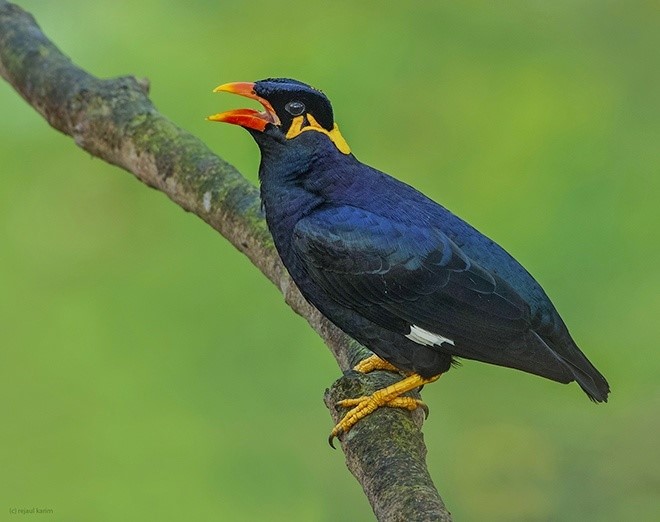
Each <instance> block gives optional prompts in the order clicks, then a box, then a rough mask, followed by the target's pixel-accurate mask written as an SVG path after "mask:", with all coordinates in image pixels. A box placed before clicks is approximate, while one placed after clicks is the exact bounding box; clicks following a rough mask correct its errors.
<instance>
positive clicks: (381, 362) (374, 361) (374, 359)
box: [353, 355, 399, 373]
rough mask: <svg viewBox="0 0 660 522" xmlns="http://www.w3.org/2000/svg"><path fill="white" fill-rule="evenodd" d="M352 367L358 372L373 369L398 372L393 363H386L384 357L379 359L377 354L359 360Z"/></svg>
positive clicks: (366, 371) (371, 370) (367, 371)
mask: <svg viewBox="0 0 660 522" xmlns="http://www.w3.org/2000/svg"><path fill="white" fill-rule="evenodd" d="M353 369H354V370H355V371H356V372H360V373H369V372H373V371H375V370H387V371H388V372H399V369H398V368H397V367H396V366H394V365H393V364H390V363H388V362H387V361H386V360H385V359H381V358H380V357H378V356H377V355H372V356H370V357H367V358H366V359H363V360H361V361H360V362H359V363H357V364H356V365H355V366H353Z"/></svg>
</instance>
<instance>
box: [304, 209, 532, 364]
mask: <svg viewBox="0 0 660 522" xmlns="http://www.w3.org/2000/svg"><path fill="white" fill-rule="evenodd" d="M293 249H294V251H295V253H296V254H297V256H298V258H299V260H300V262H301V263H302V265H303V267H304V268H305V270H306V271H307V273H308V275H309V277H310V278H311V279H312V280H313V281H314V282H315V283H316V284H317V285H319V286H320V287H321V288H322V289H323V290H324V291H325V292H326V293H327V294H328V296H330V297H331V298H332V299H334V300H335V301H336V302H338V303H339V304H341V305H343V306H346V307H348V308H350V309H353V310H355V311H356V312H357V313H360V314H362V315H363V316H365V317H367V318H368V319H369V320H371V321H373V322H375V323H377V324H379V325H380V326H382V327H385V328H388V329H389V330H393V331H396V332H398V333H401V334H403V335H407V336H408V337H409V338H411V339H412V340H415V341H416V342H419V343H421V344H429V345H431V344H436V345H441V344H442V342H443V341H442V339H444V340H445V341H447V342H449V343H450V344H455V343H454V340H456V339H461V340H463V341H464V342H463V343H459V344H463V345H476V346H482V348H488V347H489V346H486V345H484V342H486V341H487V343H486V344H487V345H492V344H493V343H494V342H495V343H497V342H498V341H502V342H505V341H506V339H510V338H513V337H515V336H517V335H520V333H521V332H524V331H528V330H529V329H530V326H529V324H530V323H529V321H530V312H529V306H528V304H527V303H526V302H525V301H524V299H523V298H522V297H520V295H518V293H516V291H515V290H514V289H513V288H512V287H511V286H510V285H508V284H507V283H506V282H505V281H504V280H502V279H501V278H499V277H498V276H497V275H496V274H494V273H491V272H488V271H486V270H484V269H483V268H481V267H480V266H479V265H477V264H476V263H474V262H473V261H471V260H470V259H469V258H468V256H466V255H465V254H464V253H463V252H462V251H461V249H460V248H459V247H458V246H457V245H456V244H455V243H453V242H452V241H451V240H450V239H449V238H448V237H447V236H446V235H445V234H443V233H442V231H440V230H439V229H437V228H432V227H428V226H426V225H423V224H420V225H415V224H409V223H405V224H404V223H400V222H398V221H396V220H394V219H390V218H387V217H384V216H381V215H378V214H375V213H372V212H369V211H366V210H363V209H359V208H355V207H350V206H339V207H330V208H325V209H323V210H320V211H317V212H315V213H313V214H311V215H310V216H308V217H306V218H304V219H302V220H301V221H299V222H298V224H297V225H296V227H295V229H294V232H293ZM415 327H416V329H415ZM433 335H436V337H433ZM434 339H435V340H434ZM457 348H458V346H457ZM463 351H464V350H463V349H457V350H456V353H455V354H456V355H461V356H465V357H471V356H475V355H477V354H476V353H471V352H470V351H469V350H468V352H466V353H459V352H463Z"/></svg>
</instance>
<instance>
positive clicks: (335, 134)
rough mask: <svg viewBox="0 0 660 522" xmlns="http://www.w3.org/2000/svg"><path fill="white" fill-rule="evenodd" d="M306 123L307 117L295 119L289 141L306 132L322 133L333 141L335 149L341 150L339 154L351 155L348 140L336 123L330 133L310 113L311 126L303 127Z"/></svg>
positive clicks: (308, 116)
mask: <svg viewBox="0 0 660 522" xmlns="http://www.w3.org/2000/svg"><path fill="white" fill-rule="evenodd" d="M304 121H305V116H296V117H295V118H293V122H292V123H291V127H289V132H287V133H286V139H287V140H290V139H291V138H295V137H296V136H298V135H299V134H301V133H303V132H305V131H316V132H321V133H323V134H325V135H326V136H328V137H329V138H330V139H331V140H332V143H334V144H335V147H337V149H339V152H341V153H342V154H350V153H351V148H350V147H349V146H348V143H346V140H345V139H344V137H343V136H342V135H341V133H340V132H339V126H338V125H337V124H336V123H335V126H334V127H333V128H332V130H331V131H329V130H327V129H324V128H323V127H321V125H320V124H319V122H318V121H316V119H315V118H314V116H312V115H311V114H309V113H308V114H307V121H308V122H309V125H307V126H306V127H303V122H304Z"/></svg>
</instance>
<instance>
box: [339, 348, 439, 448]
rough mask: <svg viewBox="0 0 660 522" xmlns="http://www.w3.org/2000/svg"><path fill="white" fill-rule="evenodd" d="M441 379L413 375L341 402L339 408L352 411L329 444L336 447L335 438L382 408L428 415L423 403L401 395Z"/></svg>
mask: <svg viewBox="0 0 660 522" xmlns="http://www.w3.org/2000/svg"><path fill="white" fill-rule="evenodd" d="M368 360H369V359H365V361H368ZM358 366H359V365H358ZM439 378H440V375H434V376H433V377H429V378H425V377H422V376H421V375H419V374H417V373H413V374H410V375H409V376H408V377H405V378H403V379H401V380H400V381H399V382H395V383H394V384H391V385H390V386H387V387H385V388H382V389H380V390H376V391H375V392H374V393H372V394H371V395H365V396H363V397H356V398H355V399H344V400H343V401H339V402H338V403H337V406H344V407H351V409H350V410H349V411H348V413H347V414H346V415H344V417H343V418H342V419H341V420H340V421H339V422H338V423H337V425H336V426H335V427H334V428H333V429H332V432H331V433H330V437H329V438H328V442H329V443H330V445H331V446H333V447H334V445H333V444H332V441H333V440H334V438H335V437H337V436H339V435H341V434H342V433H347V432H348V431H349V430H350V429H351V428H352V427H353V426H354V425H355V424H356V423H357V422H358V421H359V420H360V419H363V418H364V417H366V416H367V415H369V414H370V413H373V412H374V411H376V410H377V409H378V408H380V407H381V406H389V407H392V408H405V409H407V410H411V411H412V410H415V409H417V408H419V407H423V408H424V410H425V412H426V413H427V414H428V408H427V407H426V405H425V404H424V403H423V402H422V401H420V400H418V399H413V398H412V397H401V395H403V394H404V393H406V392H409V391H411V390H414V389H415V388H419V387H420V386H423V385H424V384H428V383H430V382H434V381H437V380H438V379H439Z"/></svg>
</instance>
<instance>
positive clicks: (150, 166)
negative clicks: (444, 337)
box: [0, 0, 451, 521]
mask: <svg viewBox="0 0 660 522" xmlns="http://www.w3.org/2000/svg"><path fill="white" fill-rule="evenodd" d="M0 75H2V77H3V78H5V79H6V80H7V81H8V82H9V83H10V84H11V85H12V86H13V87H14V88H15V89H16V91H17V92H18V93H19V94H20V95H21V96H22V97H23V98H24V99H25V100H26V101H27V102H28V103H29V104H30V105H32V107H34V108H35V109H36V110H37V111H38V112H39V113H40V114H41V115H42V116H43V117H44V118H45V119H46V120H47V121H48V123H49V124H50V125H51V126H53V127H54V128H55V129H57V130H59V131H61V132H63V133H64V134H67V135H69V136H71V137H72V138H73V139H74V140H75V142H76V144H78V146H80V147H81V148H83V149H85V150H86V151H88V152H90V153H91V154H93V155H94V156H97V157H99V158H102V159H103V160H105V161H107V162H109V163H112V164H114V165H117V166H119V167H121V168H123V169H125V170H127V171H128V172H131V173H133V174H134V175H135V176H136V177H137V178H138V179H140V180H141V181H142V182H144V183H145V184H146V185H149V186H150V187H153V188H155V189H157V190H160V191H161V192H164V193H165V194H166V195H167V196H168V197H169V198H170V199H171V200H172V201H174V202H175V203H176V204H177V205H179V206H181V207H182V208H184V209H185V210H187V211H190V212H193V213H194V214H196V215H197V216H199V217H200V218H201V219H203V220H204V221H206V222H207V223H208V224H209V225H211V226H212V227H213V228H215V229H216V230H217V231H218V232H220V234H222V235H223V236H224V237H226V238H227V239H228V240H229V241H231V243H232V244H233V245H234V246H235V247H236V248H238V249H239V250H240V251H241V252H243V253H244V254H245V255H246V256H247V257H248V258H249V259H250V261H251V262H252V263H254V264H255V265H256V266H257V267H258V268H259V269H260V270H261V271H262V272H263V274H264V275H265V276H266V277H268V279H270V280H271V281H272V282H273V283H274V284H275V285H277V287H278V288H279V289H280V290H281V291H282V294H283V295H284V297H285V300H286V302H287V303H288V304H289V306H291V308H292V309H293V310H295V311H296V312H297V313H298V314H300V315H302V316H303V317H305V318H306V319H307V321H308V322H309V324H310V325H311V326H312V328H314V330H316V331H317V332H318V333H319V335H320V336H321V337H322V338H323V339H324V341H325V342H326V344H327V345H328V347H329V348H330V350H331V351H332V353H333V354H334V356H335V358H336V359H337V362H338V364H339V366H340V368H341V369H342V370H344V371H345V375H344V377H342V378H341V379H339V380H338V381H337V382H335V383H334V384H333V386H332V387H331V389H329V390H327V391H326V395H325V401H326V404H327V405H328V408H329V409H330V411H331V413H332V416H333V419H334V420H335V421H337V420H338V419H339V417H340V415H341V414H342V413H343V410H342V409H340V411H337V409H336V408H335V407H334V404H335V403H336V402H337V401H338V400H340V399H343V398H346V397H355V396H358V395H363V394H367V393H371V392H373V391H374V390H376V389H378V388H380V387H382V386H383V385H385V384H389V383H391V382H393V381H394V380H396V379H397V378H398V377H397V376H396V375H393V374H391V373H387V372H374V373H373V374H370V375H367V376H364V375H360V374H357V373H356V372H351V371H347V370H349V368H351V366H352V365H353V364H355V363H356V362H357V361H359V360H360V359H362V358H364V357H365V355H366V354H368V352H367V351H366V350H365V348H363V347H362V346H360V345H359V344H357V343H355V342H354V341H352V340H350V339H349V338H348V337H347V336H346V335H345V334H344V333H343V332H341V331H340V330H338V329H337V328H336V327H334V326H333V325H332V324H330V323H329V322H328V321H327V320H326V319H325V318H323V317H322V316H321V315H320V313H319V312H318V311H317V310H316V309H314V308H313V307H312V306H310V305H309V304H308V303H307V302H306V301H305V299H304V298H303V297H302V296H301V295H300V293H299V291H298V289H297V288H296V286H295V284H293V282H292V281H291V280H290V278H289V276H288V274H287V273H286V270H285V269H284V268H283V266H282V264H281V262H280V260H279V257H278V256H277V253H276V252H275V249H274V247H273V243H272V239H271V236H270V234H269V232H268V230H267V228H266V224H265V221H264V216H263V214H262V212H261V208H260V203H259V195H258V191H257V189H256V188H255V187H254V186H253V185H251V184H250V183H249V182H248V181H247V180H246V179H244V178H243V177H242V176H241V175H240V173H239V172H238V171H236V169H234V168H233V167H232V166H231V165H229V164H227V163H226V162H224V161H223V160H222V159H220V158H219V157H217V156H216V155H215V154H213V153H212V152H211V151H210V150H209V149H208V148H207V147H206V146H205V145H204V144H203V143H202V142H200V141H199V140H198V139H197V138H195V137H194V136H192V135H190V134H188V133H187V132H185V131H184V130H182V129H180V128H178V127H177V126H176V125H174V124H173V123H172V122H170V121H169V120H168V119H167V118H165V117H164V116H162V115H161V114H160V113H158V111H157V110H156V109H155V108H154V106H153V105H152V103H151V101H150V100H149V97H148V90H149V84H148V82H147V81H146V80H138V79H135V78H133V77H120V78H112V79H98V78H96V77H94V76H91V75H90V74H88V73H87V72H85V71H83V70H82V69H80V68H78V67H76V66H75V65H74V64H73V63H72V62H71V60H70V59H69V58H68V57H66V56H64V55H63V54H62V53H61V52H60V51H59V50H58V49H57V48H56V47H55V46H54V45H53V44H52V43H51V42H50V41H49V40H48V39H47V38H46V36H45V35H44V34H43V33H42V32H41V30H40V29H39V27H38V26H37V24H36V22H35V21H34V19H33V18H32V16H31V15H29V14H28V13H26V12H25V11H23V10H22V9H20V8H19V7H18V6H16V5H14V4H11V3H8V2H6V1H5V0H0ZM422 420H423V419H422V415H421V413H419V412H415V414H412V415H411V414H409V413H406V412H403V411H400V410H393V409H389V408H382V409H380V410H378V411H377V412H375V413H374V414H372V415H370V416H369V417H367V418H366V419H364V420H362V421H360V422H359V423H358V425H357V426H356V427H355V428H353V430H352V431H351V432H350V433H349V434H348V436H345V437H344V440H342V447H343V449H344V452H345V455H346V462H347V466H348V468H349V469H350V470H351V472H352V473H353V474H354V475H355V477H356V478H357V479H358V481H359V482H360V483H361V485H362V487H363V489H364V491H365V493H366V495H367V497H368V499H369V502H370V503H371V505H372V507H373V510H374V513H375V514H376V516H377V518H378V520H382V521H385V520H387V521H399V520H400V521H416V520H419V521H422V520H423V521H431V520H441V521H449V520H451V517H450V515H449V513H448V511H447V510H446V508H445V506H444V505H443V503H442V500H441V499H440V496H439V495H438V492H437V490H436V488H435V486H434V485H433V483H432V481H431V478H430V476H429V473H428V471H427V468H426V463H425V456H426V447H425V445H424V441H423V437H422V433H421V424H422Z"/></svg>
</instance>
